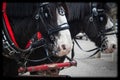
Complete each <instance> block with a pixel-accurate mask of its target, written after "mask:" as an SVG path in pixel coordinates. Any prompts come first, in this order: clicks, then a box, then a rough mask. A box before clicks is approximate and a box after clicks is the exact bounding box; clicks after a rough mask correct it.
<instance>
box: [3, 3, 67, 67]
mask: <svg viewBox="0 0 120 80" xmlns="http://www.w3.org/2000/svg"><path fill="white" fill-rule="evenodd" d="M48 4H49V3H42V4H40V5H39V8H38V13H37V14H36V16H35V19H36V20H37V26H38V27H39V26H41V25H39V23H38V22H39V18H40V19H41V20H42V23H43V24H44V26H45V28H46V29H47V31H48V35H52V34H54V33H56V32H58V31H61V30H65V29H69V25H68V24H67V23H63V24H61V25H58V26H57V28H54V29H49V26H48V25H49V24H48V23H47V21H46V19H45V17H47V15H48V14H49V13H46V12H44V9H47V8H48V6H47V5H48ZM2 7H3V8H2V12H3V29H2V34H3V38H2V42H3V50H4V51H6V50H7V51H8V52H6V53H7V54H6V53H3V55H5V56H6V55H7V56H8V57H9V58H12V59H15V60H16V61H17V62H18V64H19V65H22V66H25V65H24V61H25V62H26V61H32V62H40V61H44V60H46V59H49V60H50V61H51V62H53V61H52V60H51V59H50V57H51V56H53V55H54V54H52V55H49V54H48V47H47V44H46V40H45V39H44V38H40V39H38V40H36V41H33V42H32V43H31V44H30V46H29V47H28V48H27V49H21V48H19V47H18V46H16V41H14V40H12V39H11V36H10V35H9V33H10V32H11V33H12V29H11V31H9V30H7V27H8V26H9V28H11V27H10V24H7V25H8V26H7V25H6V23H9V20H8V18H7V14H6V2H5V3H3V6H2ZM58 10H59V12H60V13H62V12H61V11H62V10H61V8H58ZM5 17H6V18H5ZM6 21H7V22H6ZM12 34H13V33H12ZM13 38H14V36H13ZM34 39H35V38H32V40H34ZM40 47H44V49H45V52H46V55H47V57H45V58H42V59H39V60H30V59H28V58H26V57H27V56H29V54H30V53H31V52H32V51H33V50H35V49H36V48H40ZM21 56H22V58H21ZM21 59H24V60H23V61H21Z"/></svg>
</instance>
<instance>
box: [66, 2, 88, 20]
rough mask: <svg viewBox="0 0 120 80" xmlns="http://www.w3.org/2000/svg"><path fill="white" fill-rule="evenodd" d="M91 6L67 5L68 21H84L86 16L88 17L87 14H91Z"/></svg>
mask: <svg viewBox="0 0 120 80" xmlns="http://www.w3.org/2000/svg"><path fill="white" fill-rule="evenodd" d="M88 6H89V4H85V3H77V2H74V3H66V7H67V9H66V7H65V9H66V10H67V11H66V13H67V17H68V21H71V20H75V19H83V18H84V16H86V15H87V14H90V11H89V9H88V8H89V7H88Z"/></svg>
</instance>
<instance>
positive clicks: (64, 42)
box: [56, 10, 73, 56]
mask: <svg viewBox="0 0 120 80" xmlns="http://www.w3.org/2000/svg"><path fill="white" fill-rule="evenodd" d="M56 13H57V23H58V25H61V24H64V23H67V19H66V16H65V15H60V14H59V13H58V10H56ZM65 26H68V24H65V25H62V26H61V27H65ZM58 35H59V37H56V39H57V45H56V47H57V48H59V50H60V51H59V52H58V53H56V54H57V55H58V56H64V55H67V54H68V53H70V51H71V50H72V46H73V44H72V39H71V34H70V31H69V30H68V29H65V30H61V31H59V33H58Z"/></svg>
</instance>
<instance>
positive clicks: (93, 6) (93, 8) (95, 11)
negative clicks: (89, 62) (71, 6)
mask: <svg viewBox="0 0 120 80" xmlns="http://www.w3.org/2000/svg"><path fill="white" fill-rule="evenodd" d="M90 5H91V14H92V16H91V17H90V18H89V21H90V22H92V23H94V22H93V16H95V17H97V16H98V15H99V13H101V12H103V9H97V3H90ZM111 19H112V18H111ZM114 26H117V25H114ZM114 26H112V27H111V28H108V29H105V30H104V31H102V32H101V33H99V35H98V36H101V37H103V38H102V44H101V47H97V48H94V49H90V50H87V51H86V50H83V49H82V47H81V46H80V44H79V43H78V42H77V40H76V39H77V38H76V37H74V38H73V40H74V42H75V43H76V45H77V46H78V47H79V49H81V50H82V51H84V52H91V51H95V50H96V52H95V53H93V54H92V55H90V56H89V57H92V56H94V55H95V54H97V53H98V52H99V51H103V50H104V49H106V47H105V46H106V44H105V43H106V38H104V36H105V35H113V34H117V31H115V28H114ZM112 31H114V32H112ZM89 57H87V58H89Z"/></svg>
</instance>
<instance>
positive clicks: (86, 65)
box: [26, 40, 118, 77]
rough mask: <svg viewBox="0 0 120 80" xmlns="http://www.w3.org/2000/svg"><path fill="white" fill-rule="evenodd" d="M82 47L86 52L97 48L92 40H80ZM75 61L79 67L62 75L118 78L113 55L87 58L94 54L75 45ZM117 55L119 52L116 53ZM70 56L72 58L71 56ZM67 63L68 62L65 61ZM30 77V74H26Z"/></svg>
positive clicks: (64, 71)
mask: <svg viewBox="0 0 120 80" xmlns="http://www.w3.org/2000/svg"><path fill="white" fill-rule="evenodd" d="M78 42H79V44H80V46H81V47H82V48H83V49H84V50H90V49H93V48H95V47H96V46H95V45H94V43H93V42H91V41H90V40H88V41H85V40H78ZM74 49H75V50H74V51H75V56H74V59H75V60H76V61H77V66H72V67H69V68H65V69H63V70H62V71H61V72H60V75H69V76H71V77H117V76H118V74H117V71H118V69H117V65H118V64H117V59H116V60H113V58H112V56H113V54H114V53H113V54H103V53H102V54H101V58H95V57H92V58H86V57H88V56H89V55H91V54H93V53H94V52H95V51H92V52H84V51H81V50H80V49H79V48H78V47H77V46H76V45H75V48H74ZM116 53H117V51H116ZM68 56H71V55H70V54H69V55H68ZM65 61H67V60H65ZM26 75H29V73H26Z"/></svg>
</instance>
